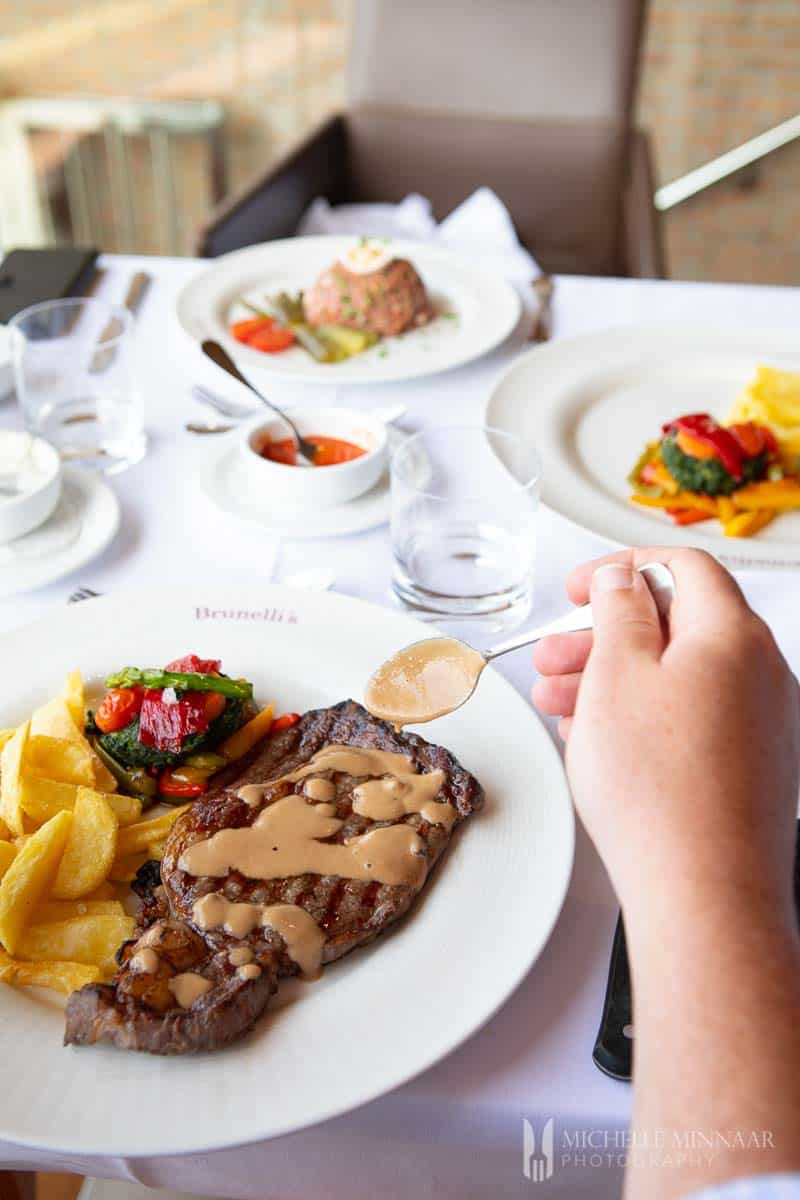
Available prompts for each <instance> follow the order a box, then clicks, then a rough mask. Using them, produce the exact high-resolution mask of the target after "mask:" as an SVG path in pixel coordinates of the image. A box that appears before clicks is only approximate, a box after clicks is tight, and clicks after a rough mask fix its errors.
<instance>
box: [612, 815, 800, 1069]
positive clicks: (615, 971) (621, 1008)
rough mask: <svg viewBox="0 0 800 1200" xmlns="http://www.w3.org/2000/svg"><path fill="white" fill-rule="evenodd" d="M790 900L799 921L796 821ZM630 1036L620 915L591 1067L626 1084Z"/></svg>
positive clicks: (799, 854) (628, 985) (799, 858)
mask: <svg viewBox="0 0 800 1200" xmlns="http://www.w3.org/2000/svg"><path fill="white" fill-rule="evenodd" d="M794 899H795V906H796V908H797V917H798V921H800V821H798V824H797V848H796V850H795V859H794ZM633 1034H634V1027H633V1004H632V998H631V974H630V966H629V963H628V949H627V946H626V944H625V926H624V925H623V923H622V913H620V914H619V917H618V918H617V927H616V929H615V931H614V942H613V944H612V947H611V962H610V965H609V968H608V983H607V985H606V996H605V1000H604V1002H603V1015H602V1017H601V1018H600V1029H599V1030H598V1033H597V1041H596V1042H595V1044H594V1050H593V1051H592V1059H593V1061H594V1064H595V1066H596V1067H598V1068H599V1069H600V1070H601V1071H602V1072H603V1073H604V1074H605V1075H610V1076H611V1078H612V1079H622V1080H629V1079H630V1078H631V1070H632V1065H633Z"/></svg>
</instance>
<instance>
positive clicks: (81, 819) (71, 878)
mask: <svg viewBox="0 0 800 1200" xmlns="http://www.w3.org/2000/svg"><path fill="white" fill-rule="evenodd" d="M118 827H119V823H118V821H117V818H116V816H115V815H114V813H113V812H112V811H111V806H110V805H109V803H108V800H107V799H106V797H105V796H104V795H103V793H102V792H95V791H93V790H92V789H91V788H78V795H77V798H76V800H75V808H74V810H73V814H72V828H71V829H70V833H69V839H68V841H67V845H66V848H65V850H64V855H63V857H62V859H61V863H60V866H59V868H58V874H57V875H56V878H55V882H54V884H53V887H52V890H51V895H52V897H53V899H54V900H77V899H78V898H79V897H80V896H85V895H87V894H88V893H89V892H93V891H94V889H95V888H96V887H99V885H100V884H101V883H102V882H103V881H104V879H105V878H106V876H107V875H108V872H109V870H110V869H111V864H112V863H113V861H114V858H115V856H116V852H117V830H118ZM49 957H53V956H52V955H50V956H49ZM55 957H62V956H59V955H57V956H55ZM63 957H64V958H72V957H73V956H72V955H70V954H66V955H63ZM76 961H78V962H80V961H82V960H81V959H77V960H76Z"/></svg>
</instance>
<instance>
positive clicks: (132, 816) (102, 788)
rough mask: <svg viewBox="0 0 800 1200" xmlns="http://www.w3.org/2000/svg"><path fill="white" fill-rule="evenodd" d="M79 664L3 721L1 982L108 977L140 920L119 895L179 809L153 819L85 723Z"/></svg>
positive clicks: (50, 983)
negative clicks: (55, 690) (39, 701)
mask: <svg viewBox="0 0 800 1200" xmlns="http://www.w3.org/2000/svg"><path fill="white" fill-rule="evenodd" d="M84 714H85V698H84V688H83V680H82V679H81V676H80V673H79V672H77V671H75V672H73V673H72V674H71V675H70V676H69V677H68V678H67V681H66V684H65V687H64V689H63V691H62V693H61V694H60V695H59V696H56V697H55V698H54V699H53V700H50V701H49V702H48V703H47V704H44V705H42V707H40V708H37V709H36V711H35V712H34V713H33V714H32V715H31V717H30V720H28V721H25V722H24V723H23V724H22V725H20V726H19V727H18V728H17V729H10V730H0V747H2V750H1V752H0V982H3V983H9V984H18V985H27V986H36V987H46V988H51V989H53V990H55V991H58V992H63V993H65V994H68V993H70V992H72V991H75V990H76V989H77V988H80V987H82V986H83V985H84V984H86V983H95V982H98V981H101V980H105V979H108V978H109V977H110V976H111V975H112V974H113V973H114V971H115V969H116V961H115V955H116V952H117V949H118V947H119V946H120V944H121V943H122V942H124V941H126V940H127V939H128V938H130V937H131V935H132V933H133V929H134V921H133V919H132V918H131V917H130V916H128V915H127V913H126V911H125V908H124V905H123V903H122V901H121V899H120V896H121V894H122V893H123V892H125V891H127V886H125V887H122V886H121V885H127V883H128V882H129V881H130V880H131V879H133V877H134V875H135V874H136V871H137V870H138V868H139V867H140V866H141V865H142V863H143V862H145V861H146V860H147V859H151V858H156V859H160V858H161V856H162V854H163V851H164V843H165V841H166V838H167V835H168V834H169V831H170V828H171V826H172V824H173V822H174V821H175V819H176V818H177V817H178V816H179V815H180V813H181V812H183V811H184V809H185V808H187V807H188V806H187V805H183V806H182V807H180V808H171V809H169V810H168V811H166V812H164V813H162V814H160V815H158V816H156V817H153V818H151V819H149V820H147V821H143V820H142V819H141V816H142V806H141V801H139V800H138V799H136V798H134V797H132V796H123V795H121V794H119V793H117V791H116V786H117V785H116V781H115V779H114V777H113V776H112V775H111V774H110V772H109V771H108V770H107V768H106V767H105V766H104V765H103V763H102V762H100V759H99V758H98V757H97V755H96V754H95V752H94V750H93V749H92V747H91V745H90V744H89V742H88V741H87V739H86V737H85V736H84V733H83V728H84Z"/></svg>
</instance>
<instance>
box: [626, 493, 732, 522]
mask: <svg viewBox="0 0 800 1200" xmlns="http://www.w3.org/2000/svg"><path fill="white" fill-rule="evenodd" d="M631 500H632V501H633V502H634V504H643V505H644V506H645V507H646V508H688V509H692V510H695V511H698V512H707V513H710V515H711V516H712V517H715V516H716V515H717V511H718V509H717V501H716V499H715V498H714V496H703V495H702V494H701V493H700V492H677V493H676V495H674V496H639V495H636V494H634V495H632V496H631Z"/></svg>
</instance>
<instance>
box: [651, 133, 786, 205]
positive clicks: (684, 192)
mask: <svg viewBox="0 0 800 1200" xmlns="http://www.w3.org/2000/svg"><path fill="white" fill-rule="evenodd" d="M798 139H800V113H798V114H797V116H795V117H789V119H788V121H782V122H781V124H780V125H775V126H774V128H772V129H768V130H767V131H766V132H765V133H759V134H758V135H757V136H756V137H754V138H750V140H749V141H747V142H744V143H743V144H742V145H741V146H737V147H736V148H735V149H733V150H728V151H727V152H726V153H725V154H720V156H719V158H712V160H711V162H707V163H705V164H704V165H703V166H702V167H696V168H695V170H694V171H689V173H688V174H687V175H682V176H681V177H680V179H674V180H673V181H672V183H665V184H664V186H663V187H660V188H658V189H657V191H656V193H655V196H654V202H655V206H656V208H657V209H659V211H660V212H666V211H667V210H668V209H670V208H674V207H675V205H676V204H682V203H683V201H684V200H688V199H689V197H690V196H696V195H697V194H698V192H704V191H705V190H706V188H710V187H713V186H714V184H716V183H721V182H722V180H723V179H728V178H729V177H730V176H731V175H735V174H736V173H737V172H738V171H742V170H743V169H744V168H745V167H749V166H752V164H753V163H755V162H758V161H759V160H760V159H762V158H766V157H767V155H768V154H772V153H773V151H775V150H780V149H781V147H782V146H788V145H789V143H790V142H794V141H797V140H798Z"/></svg>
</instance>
